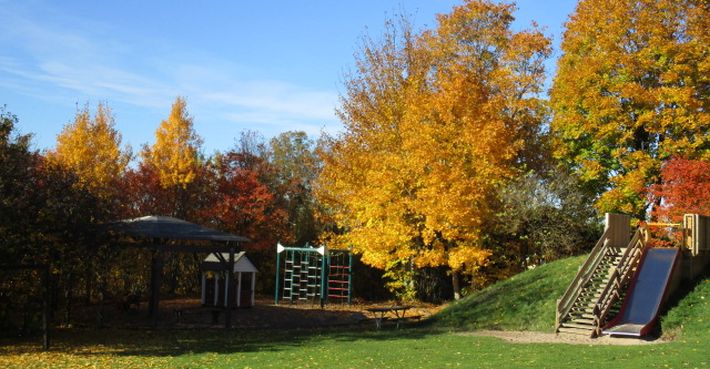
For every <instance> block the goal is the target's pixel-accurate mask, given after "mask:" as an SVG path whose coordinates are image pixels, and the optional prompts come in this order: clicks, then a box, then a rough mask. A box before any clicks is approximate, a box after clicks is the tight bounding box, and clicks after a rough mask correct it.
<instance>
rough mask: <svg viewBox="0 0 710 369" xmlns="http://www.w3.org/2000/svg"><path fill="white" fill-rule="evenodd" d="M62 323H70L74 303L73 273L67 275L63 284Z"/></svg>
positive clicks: (68, 324)
mask: <svg viewBox="0 0 710 369" xmlns="http://www.w3.org/2000/svg"><path fill="white" fill-rule="evenodd" d="M64 288H65V289H64V305H65V306H64V309H65V310H64V325H65V326H67V327H68V326H70V325H71V318H72V316H71V315H72V306H73V305H74V273H73V272H69V275H67V280H66V286H64Z"/></svg>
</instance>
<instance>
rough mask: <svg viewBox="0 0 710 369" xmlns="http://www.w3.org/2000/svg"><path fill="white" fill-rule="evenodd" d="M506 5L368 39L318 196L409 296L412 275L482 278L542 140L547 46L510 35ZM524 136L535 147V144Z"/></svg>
mask: <svg viewBox="0 0 710 369" xmlns="http://www.w3.org/2000/svg"><path fill="white" fill-rule="evenodd" d="M513 11H514V7H513V6H511V5H503V4H496V3H492V2H489V1H482V0H481V1H478V0H473V1H467V2H465V4H464V5H461V6H457V7H455V8H454V9H453V11H452V12H451V13H450V14H446V15H440V16H439V18H438V27H437V28H436V29H435V30H432V31H426V32H422V33H416V32H414V31H413V30H412V28H411V27H410V26H409V25H408V23H407V22H406V21H402V22H400V23H399V26H397V25H395V24H393V23H388V27H387V32H386V34H385V36H384V38H383V40H382V41H381V42H380V43H377V42H375V41H372V40H371V39H366V40H365V42H364V44H363V47H362V50H361V52H360V53H359V55H358V59H357V60H356V66H357V69H356V70H355V71H354V72H353V73H352V74H351V75H350V76H348V80H347V81H346V93H345V95H344V96H343V97H342V99H341V101H342V105H341V108H340V110H339V115H340V118H341V119H342V121H343V123H344V125H345V128H346V131H345V133H343V134H342V135H340V136H339V137H336V138H330V142H329V145H327V147H326V148H325V149H324V150H323V151H322V155H323V160H324V163H325V166H324V169H323V172H322V174H321V177H320V180H319V187H318V194H319V196H320V198H321V199H322V200H323V201H324V202H325V203H326V204H328V205H329V206H330V209H331V212H330V214H329V215H331V216H332V219H333V220H334V221H335V222H336V223H337V224H338V225H339V226H340V229H343V230H345V231H344V232H340V233H339V234H333V235H331V236H330V242H333V243H336V244H341V245H352V246H353V247H354V249H355V250H356V251H357V252H359V253H361V254H362V258H363V261H365V262H366V263H368V264H371V265H373V266H375V267H379V268H383V269H388V271H389V273H388V275H389V276H391V277H394V278H395V284H394V286H395V287H398V288H402V289H404V290H405V291H404V292H403V293H404V295H409V297H411V293H412V292H413V291H412V289H411V287H412V283H411V281H403V280H402V278H397V277H402V276H408V275H411V273H408V271H410V270H411V268H421V267H428V266H431V267H437V266H447V267H448V268H449V269H450V271H451V275H452V282H453V285H454V289H455V294H456V295H458V292H459V288H460V286H459V278H458V277H459V274H460V273H463V274H464V275H467V276H468V277H469V278H470V279H471V280H474V279H475V276H476V272H477V270H478V269H479V268H480V266H482V265H484V264H485V263H486V261H487V259H488V257H489V256H490V251H489V250H487V249H485V248H484V247H483V241H484V237H485V235H486V229H485V225H486V222H487V219H488V218H489V217H490V216H492V214H491V210H492V209H491V206H490V204H491V198H492V197H494V196H495V193H496V189H497V188H498V187H499V186H501V185H502V184H504V183H505V182H506V180H507V179H508V178H510V177H511V176H513V175H514V174H515V173H517V171H518V170H519V168H520V166H521V164H522V163H523V161H522V160H521V158H522V154H523V152H524V151H525V149H526V142H533V141H535V140H534V139H532V138H533V137H532V136H534V135H536V134H537V133H538V132H539V129H540V125H541V122H542V117H543V113H544V104H543V103H542V101H540V100H539V99H538V98H537V97H536V96H537V94H539V93H540V89H541V85H542V82H543V79H544V70H543V67H542V61H543V60H544V58H545V57H546V56H547V55H548V54H549V41H548V40H547V39H546V38H545V37H544V36H543V35H542V34H541V33H540V32H539V31H537V30H530V31H521V32H517V33H516V32H513V31H511V30H510V24H511V22H512V21H513V17H512V12H513ZM528 139H529V140H528Z"/></svg>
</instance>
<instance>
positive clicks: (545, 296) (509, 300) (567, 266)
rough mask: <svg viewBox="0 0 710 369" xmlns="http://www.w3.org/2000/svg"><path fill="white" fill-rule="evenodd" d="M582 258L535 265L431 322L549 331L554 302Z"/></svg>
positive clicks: (451, 307) (461, 326)
mask: <svg viewBox="0 0 710 369" xmlns="http://www.w3.org/2000/svg"><path fill="white" fill-rule="evenodd" d="M584 259H585V256H579V257H573V258H567V259H563V260H559V261H555V262H552V263H548V264H545V265H542V266H539V267H537V268H535V269H532V270H529V271H527V272H524V273H520V274H518V275H516V276H514V277H512V278H509V279H507V280H505V281H502V282H499V283H496V284H494V285H492V286H490V287H488V288H486V289H484V290H482V291H480V292H478V293H475V294H473V295H471V296H467V297H466V298H464V299H462V300H461V301H458V302H456V303H453V304H451V305H449V306H448V307H447V308H446V309H444V310H443V311H441V312H440V313H439V314H437V316H436V317H435V318H434V319H433V320H432V325H433V326H435V327H439V328H449V329H458V330H473V329H502V330H530V331H542V332H552V331H553V330H554V324H555V307H556V304H557V299H558V298H560V296H562V293H564V291H565V289H566V288H567V286H568V285H569V283H570V281H571V280H572V278H574V275H575V273H577V270H578V267H579V266H580V265H581V264H582V263H583V262H584Z"/></svg>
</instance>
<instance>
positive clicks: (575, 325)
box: [562, 322, 596, 331]
mask: <svg viewBox="0 0 710 369" xmlns="http://www.w3.org/2000/svg"><path fill="white" fill-rule="evenodd" d="M562 326H563V327H565V328H579V329H586V330H589V331H593V330H594V328H596V327H595V326H594V325H593V324H581V323H568V322H564V323H562Z"/></svg>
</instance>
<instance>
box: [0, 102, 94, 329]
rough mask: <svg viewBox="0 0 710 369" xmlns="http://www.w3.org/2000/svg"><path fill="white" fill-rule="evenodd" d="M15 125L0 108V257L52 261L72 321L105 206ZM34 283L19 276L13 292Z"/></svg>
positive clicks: (10, 260) (15, 260)
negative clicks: (73, 302)
mask: <svg viewBox="0 0 710 369" xmlns="http://www.w3.org/2000/svg"><path fill="white" fill-rule="evenodd" d="M16 124H17V118H16V117H15V116H14V115H12V114H10V113H6V112H5V111H4V109H0V240H2V242H1V243H0V260H3V262H7V263H11V264H47V265H49V266H50V270H51V273H52V274H53V275H54V276H53V277H52V278H53V279H54V280H55V281H56V283H57V284H56V288H54V291H57V292H60V291H61V292H62V293H58V294H57V295H58V297H62V298H63V301H60V302H64V303H65V304H64V305H65V307H66V312H67V314H66V317H65V319H66V321H67V322H68V321H69V319H70V312H71V300H72V298H71V297H72V293H74V290H75V286H76V285H77V283H78V281H79V280H80V275H81V274H80V273H79V271H81V270H83V267H84V266H86V265H89V264H91V263H92V261H93V260H92V259H91V257H90V253H89V252H88V251H89V250H90V249H91V248H92V247H94V246H95V245H94V244H93V243H92V242H91V241H92V240H93V239H94V236H95V235H96V234H97V228H96V225H97V224H98V223H99V222H101V221H104V220H106V216H105V215H106V210H105V209H106V207H104V206H101V205H100V204H101V201H100V199H99V198H98V197H97V195H96V194H94V193H92V192H90V191H89V190H88V188H86V187H85V186H83V185H81V184H80V179H79V177H78V175H77V174H76V173H75V172H73V171H72V170H69V169H68V168H66V167H64V166H62V165H57V164H55V163H53V162H51V161H49V160H45V158H43V157H42V156H41V155H39V154H38V153H37V152H33V151H31V150H30V149H29V148H30V139H31V136H29V135H17V134H15V132H14V126H15V125H16ZM34 282H35V281H33V280H27V281H20V282H19V283H18V284H17V285H14V286H13V292H14V293H18V294H20V295H21V294H22V291H23V290H24V291H27V288H31V287H30V285H31V284H33V283H34ZM55 301H56V300H55ZM6 307H7V306H5V307H4V308H6ZM25 308H28V307H27V306H22V305H19V306H18V305H15V309H18V310H22V309H25ZM28 309H30V310H31V308H28ZM5 313H6V312H5V311H0V317H7V316H8V315H6V314H5ZM27 313H29V312H27ZM5 323H6V322H0V326H5Z"/></svg>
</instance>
